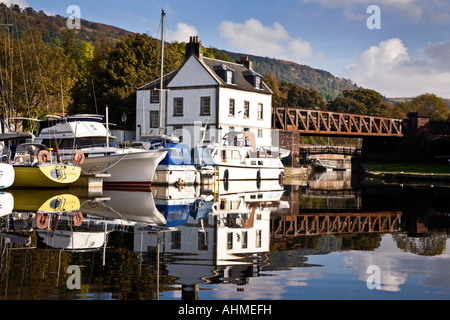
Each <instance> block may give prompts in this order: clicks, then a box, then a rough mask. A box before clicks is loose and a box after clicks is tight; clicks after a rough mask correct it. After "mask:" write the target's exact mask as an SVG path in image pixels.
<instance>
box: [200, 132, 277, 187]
mask: <svg viewBox="0 0 450 320" xmlns="http://www.w3.org/2000/svg"><path fill="white" fill-rule="evenodd" d="M208 149H209V151H210V153H211V155H212V159H213V161H214V165H215V166H217V167H218V168H219V179H220V180H223V181H231V180H256V181H262V180H279V181H280V184H281V183H282V180H283V177H284V166H283V164H282V163H281V160H280V159H279V157H278V156H277V157H271V156H269V155H266V154H263V153H262V152H258V151H257V150H256V147H255V139H254V135H253V133H252V132H233V131H230V132H228V133H227V134H225V136H224V138H223V143H222V144H211V145H208Z"/></svg>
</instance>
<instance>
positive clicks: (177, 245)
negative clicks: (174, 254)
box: [170, 231, 181, 249]
mask: <svg viewBox="0 0 450 320" xmlns="http://www.w3.org/2000/svg"><path fill="white" fill-rule="evenodd" d="M170 236H171V239H170V248H171V249H181V231H174V232H171V233H170Z"/></svg>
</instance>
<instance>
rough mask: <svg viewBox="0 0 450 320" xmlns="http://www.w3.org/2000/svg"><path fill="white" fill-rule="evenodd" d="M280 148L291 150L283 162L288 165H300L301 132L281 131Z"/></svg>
mask: <svg viewBox="0 0 450 320" xmlns="http://www.w3.org/2000/svg"><path fill="white" fill-rule="evenodd" d="M279 143H280V148H283V149H287V150H290V151H291V154H290V155H289V157H286V158H284V160H283V162H284V165H286V166H292V167H298V166H300V159H299V150H300V133H299V132H295V131H281V130H280V131H279Z"/></svg>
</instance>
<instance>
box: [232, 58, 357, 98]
mask: <svg viewBox="0 0 450 320" xmlns="http://www.w3.org/2000/svg"><path fill="white" fill-rule="evenodd" d="M225 53H226V54H228V55H229V56H230V57H231V59H232V60H239V59H240V57H241V56H242V55H247V54H242V53H234V52H229V51H225ZM248 56H249V59H250V60H251V61H252V62H253V69H254V70H255V71H257V72H258V73H261V74H262V75H266V74H269V73H271V74H273V75H274V76H275V77H276V78H277V79H278V81H286V82H291V83H296V84H299V85H301V86H302V87H305V88H311V89H317V90H318V91H319V92H320V93H321V95H322V96H323V97H324V98H326V99H327V100H333V99H335V98H336V97H337V96H338V95H339V94H340V93H342V91H343V90H355V89H358V87H357V86H356V85H354V84H353V83H352V82H351V81H349V80H346V79H340V78H337V77H335V76H334V75H332V74H331V73H330V72H328V71H324V70H319V69H314V68H311V67H309V66H307V65H300V64H297V63H295V62H290V61H284V60H278V59H273V58H268V57H259V56H252V55H248Z"/></svg>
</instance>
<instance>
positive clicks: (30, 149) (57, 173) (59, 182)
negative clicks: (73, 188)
mask: <svg viewBox="0 0 450 320" xmlns="http://www.w3.org/2000/svg"><path fill="white" fill-rule="evenodd" d="M12 165H13V167H14V173H15V179H14V183H13V185H12V186H13V187H37V188H55V187H65V186H68V185H69V184H71V183H73V182H75V181H77V180H78V178H79V177H80V175H81V167H80V166H79V165H76V164H71V163H58V162H56V163H55V162H53V161H52V155H51V154H50V152H49V151H48V149H47V147H46V146H44V145H42V144H36V143H23V144H21V145H19V146H18V147H17V149H16V153H15V157H14V162H13V163H12Z"/></svg>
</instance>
